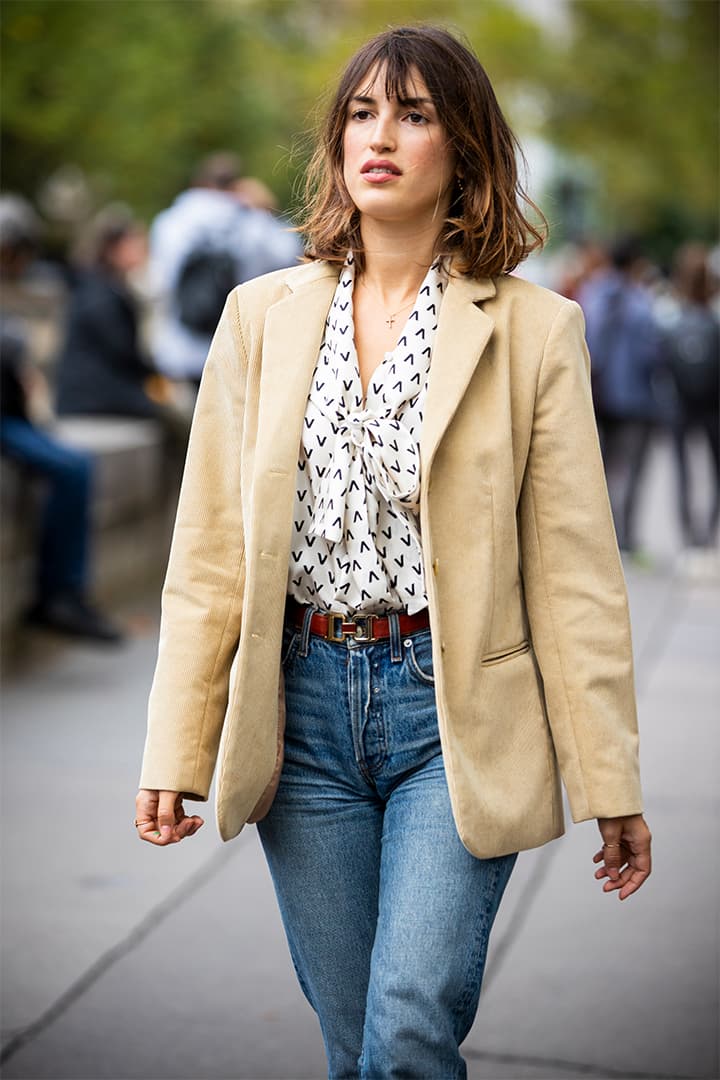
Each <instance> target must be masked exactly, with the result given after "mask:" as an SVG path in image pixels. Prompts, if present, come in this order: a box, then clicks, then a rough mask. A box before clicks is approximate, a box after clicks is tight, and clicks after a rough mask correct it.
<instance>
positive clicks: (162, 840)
mask: <svg viewBox="0 0 720 1080" xmlns="http://www.w3.org/2000/svg"><path fill="white" fill-rule="evenodd" d="M135 821H136V822H137V824H136V826H135V827H136V830H137V834H138V836H139V837H140V839H141V840H147V842H148V843H149V844H157V845H158V846H159V847H165V846H166V845H167V844H177V843H179V842H180V840H184V839H185V837H186V836H193V835H194V834H195V833H196V832H197V831H198V829H199V828H200V826H201V825H204V823H205V822H204V819H203V818H201V817H200V816H199V815H198V814H193V815H192V817H188V816H187V814H186V813H185V810H184V809H183V803H182V796H181V794H180V792H179V791H155V790H153V789H151V788H140V790H139V791H138V793H137V796H136V798H135Z"/></svg>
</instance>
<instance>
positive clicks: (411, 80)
mask: <svg viewBox="0 0 720 1080" xmlns="http://www.w3.org/2000/svg"><path fill="white" fill-rule="evenodd" d="M387 53H388V55H387V56H379V57H377V58H376V59H374V60H373V61H372V62H371V63H370V64H369V65H368V67H367V68H366V70H365V71H364V72H363V73H362V75H360V79H359V82H358V85H356V86H354V87H352V88H351V89H350V94H349V96H350V97H355V96H358V97H369V96H370V91H371V89H372V87H373V84H374V83H375V80H376V79H377V77H378V75H379V74H380V73H381V72H382V71H384V73H385V80H384V90H385V96H386V97H388V98H397V100H398V101H399V102H400V104H401V105H404V104H405V103H406V102H410V101H414V100H415V99H416V98H417V97H418V96H419V95H418V93H417V77H418V76H420V78H421V79H422V80H423V82H425V84H426V86H427V89H428V92H429V93H430V96H431V97H432V99H433V104H434V105H437V104H438V103H437V101H436V100H435V95H434V94H433V93H432V91H431V89H430V86H428V85H427V79H426V78H425V77H424V75H423V73H422V72H421V71H420V69H419V67H418V65H417V64H416V63H415V61H414V60H411V59H409V58H408V57H407V56H406V55H403V54H402V53H400V52H398V51H397V50H396V49H393V50H387Z"/></svg>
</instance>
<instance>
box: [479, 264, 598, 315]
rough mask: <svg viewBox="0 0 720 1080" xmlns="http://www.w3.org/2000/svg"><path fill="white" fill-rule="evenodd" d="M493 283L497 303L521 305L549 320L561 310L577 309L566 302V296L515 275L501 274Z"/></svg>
mask: <svg viewBox="0 0 720 1080" xmlns="http://www.w3.org/2000/svg"><path fill="white" fill-rule="evenodd" d="M493 281H494V282H495V287H496V289H497V293H496V295H497V299H498V301H499V302H506V303H512V304H517V303H521V304H522V305H523V306H524V307H526V308H528V309H529V310H534V311H536V312H537V313H538V314H545V315H546V316H547V317H549V318H550V319H554V318H555V316H556V315H557V314H558V312H560V311H561V310H562V309H563V308H565V309H567V310H572V309H574V308H577V307H578V305H577V304H576V303H575V301H574V300H568V298H567V297H566V296H562V295H561V294H560V293H557V292H554V291H553V290H552V289H547V288H545V286H544V285H536V284H535V282H534V281H527V280H526V279H525V278H522V277H517V276H516V275H515V274H501V275H500V276H499V277H496V278H493Z"/></svg>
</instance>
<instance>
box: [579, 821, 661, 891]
mask: <svg viewBox="0 0 720 1080" xmlns="http://www.w3.org/2000/svg"><path fill="white" fill-rule="evenodd" d="M597 822H598V828H599V829H600V833H601V835H602V838H603V846H602V847H601V848H600V850H599V851H598V852H596V853H595V855H593V862H594V863H599V862H601V863H602V864H603V865H602V866H601V867H600V868H599V869H598V870H596V871H595V877H596V878H597V879H598V881H601V880H602V879H603V878H607V879H608V880H607V881H606V882H605V884H604V885H603V891H604V892H614V891H615V890H616V889H619V890H620V895H619V899H620V900H625V899H627V897H628V896H630V895H631V894H632V893H634V892H637V890H638V889H639V888H640V886H641V885H644V884H645V882H646V881H647V879H648V878H649V876H650V871H651V869H652V859H651V856H650V842H651V840H652V837H651V835H650V830H649V829H648V826H647V822H646V821H645V818H644V817H643V816H642V814H630V815H629V816H628V817H616V818H598V819H597Z"/></svg>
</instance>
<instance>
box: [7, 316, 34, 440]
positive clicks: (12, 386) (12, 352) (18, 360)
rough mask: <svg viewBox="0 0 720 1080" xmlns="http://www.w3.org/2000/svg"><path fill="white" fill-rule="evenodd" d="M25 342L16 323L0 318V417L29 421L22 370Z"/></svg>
mask: <svg viewBox="0 0 720 1080" xmlns="http://www.w3.org/2000/svg"><path fill="white" fill-rule="evenodd" d="M25 351H26V341H25V336H24V334H23V333H22V329H21V327H20V326H19V324H18V322H17V321H16V320H13V319H7V318H5V316H4V315H3V316H0V380H1V381H0V416H3V417H4V416H12V417H14V418H15V419H17V420H29V416H28V409H27V400H26V395H25V386H24V384H23V380H22V369H23V365H24V364H25Z"/></svg>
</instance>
